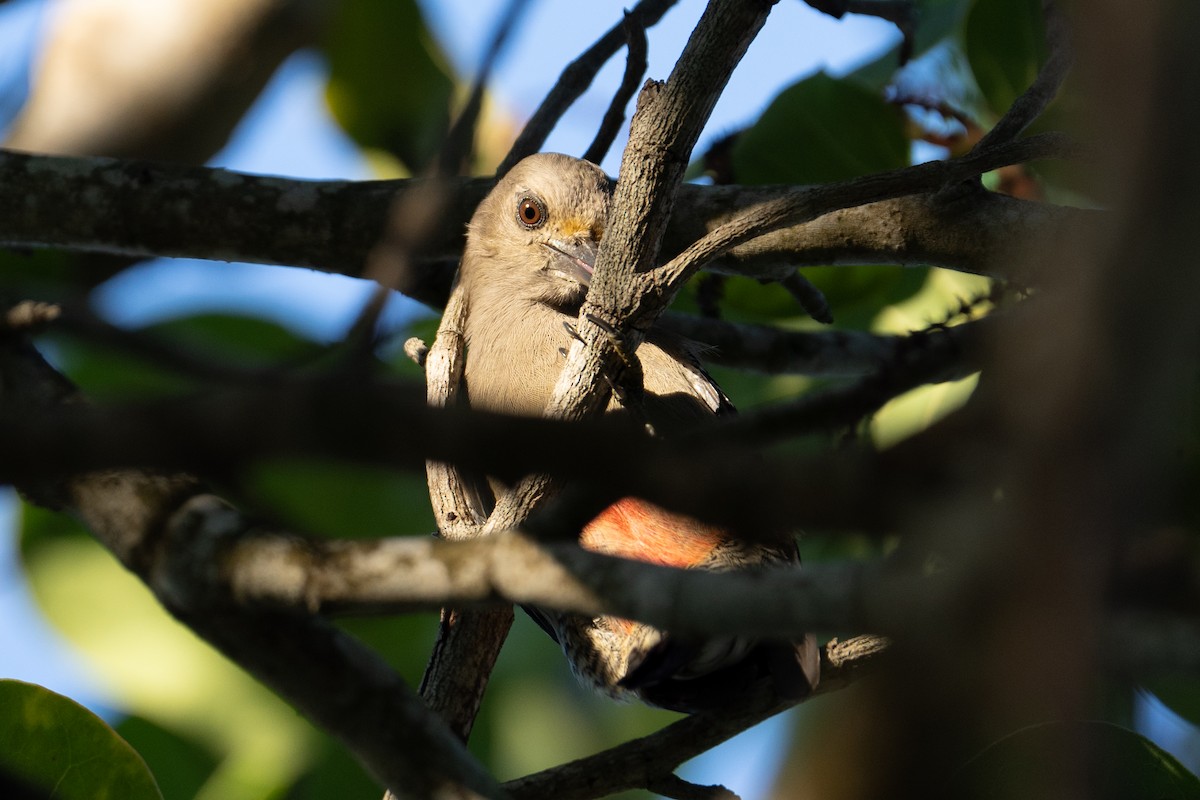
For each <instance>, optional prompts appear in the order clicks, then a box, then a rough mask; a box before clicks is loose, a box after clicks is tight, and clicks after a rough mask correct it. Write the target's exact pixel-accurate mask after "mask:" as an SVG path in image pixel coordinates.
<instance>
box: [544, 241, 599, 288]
mask: <svg viewBox="0 0 1200 800" xmlns="http://www.w3.org/2000/svg"><path fill="white" fill-rule="evenodd" d="M542 244H544V245H545V246H546V247H548V248H549V249H550V250H552V251H553V252H554V254H553V256H551V259H550V263H548V264H547V265H546V269H547V270H549V271H551V272H557V273H559V274H560V275H562V276H563V277H564V278H569V279H570V280H573V281H576V282H578V283H581V284H583V285H584V286H591V285H592V268H593V267H594V266H595V264H596V243H595V242H594V241H592V240H591V239H582V240H573V241H569V242H567V241H563V240H562V239H551V240H550V241H548V242H542Z"/></svg>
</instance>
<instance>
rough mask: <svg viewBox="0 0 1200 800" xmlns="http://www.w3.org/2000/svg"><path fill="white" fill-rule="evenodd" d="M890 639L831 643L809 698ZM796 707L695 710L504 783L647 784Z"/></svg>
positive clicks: (524, 794)
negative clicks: (596, 750)
mask: <svg viewBox="0 0 1200 800" xmlns="http://www.w3.org/2000/svg"><path fill="white" fill-rule="evenodd" d="M888 646H889V643H888V641H887V639H885V638H884V637H880V636H859V637H855V638H853V639H847V640H846V641H844V642H837V641H831V642H830V643H829V644H827V645H825V647H824V648H823V649H822V654H821V683H820V684H819V685H818V686H817V689H816V691H815V692H814V693H813V695H811V696H814V697H815V696H817V695H821V694H826V693H828V692H831V691H835V690H837V689H841V688H844V687H845V686H847V685H848V684H849V683H851V682H852V681H854V680H857V679H858V678H860V677H861V676H863V675H864V674H865V673H867V672H869V671H870V670H872V669H873V668H875V667H877V666H878V665H879V663H880V661H881V660H882V659H883V658H884V656H885V655H886V652H887V649H888ZM793 705H795V701H789V702H785V703H774V704H770V705H767V706H765V707H764V706H759V707H757V708H755V707H747V708H742V709H738V710H736V711H730V712H725V713H719V712H717V713H704V714H694V715H692V716H690V717H687V718H685V719H682V720H680V721H678V722H676V723H674V724H672V725H668V726H667V727H666V728H663V729H662V730H660V731H657V732H656V733H652V734H650V735H649V736H643V737H642V738H640V739H634V740H632V741H629V742H625V743H624V744H620V745H618V746H616V747H613V748H610V749H609V750H605V751H604V752H601V753H597V754H595V755H593V756H588V757H587V758H581V759H579V760H578V761H572V762H571V763H569V764H563V765H561V766H558V767H553V768H551V769H548V770H544V771H542V772H538V773H535V774H533V775H528V776H526V777H524V778H518V779H517V780H514V781H509V782H508V783H506V784H504V788H505V790H506V791H508V792H509V794H510V795H511V796H512V797H513V799H514V800H534V798H542V797H554V798H556V799H557V800H591V798H595V797H603V796H607V795H609V794H614V793H616V792H620V791H625V790H630V789H642V788H646V785H647V784H648V783H649V782H650V781H651V780H653V779H655V778H657V777H659V776H661V775H662V774H663V773H664V772H666V771H673V770H674V769H675V768H677V767H678V766H679V765H680V764H682V763H683V762H685V761H687V760H688V759H691V758H695V757H696V756H697V755H699V754H700V753H703V752H705V751H706V750H711V749H712V748H714V747H716V746H717V745H719V744H721V743H722V742H724V741H726V740H728V739H731V738H733V737H734V736H736V735H737V734H739V733H741V732H742V731H744V730H746V729H748V728H751V727H753V726H755V725H757V724H758V723H760V722H762V721H763V720H765V719H767V718H769V717H772V716H774V715H776V714H778V713H780V712H782V711H786V710H787V709H789V708H791V707H792V706H793Z"/></svg>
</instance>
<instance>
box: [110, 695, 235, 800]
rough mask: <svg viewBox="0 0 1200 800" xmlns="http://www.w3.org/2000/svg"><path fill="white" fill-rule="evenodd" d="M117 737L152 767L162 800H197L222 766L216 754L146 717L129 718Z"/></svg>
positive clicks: (125, 720) (120, 724)
mask: <svg viewBox="0 0 1200 800" xmlns="http://www.w3.org/2000/svg"><path fill="white" fill-rule="evenodd" d="M117 733H118V734H120V735H121V737H122V738H124V739H125V741H127V742H129V744H130V745H132V746H133V748H134V749H135V750H137V752H138V753H139V754H140V755H141V757H142V758H144V759H145V760H146V763H147V764H149V765H150V767H151V771H152V772H153V773H154V777H155V778H157V780H158V786H159V788H160V789H161V790H162V793H163V797H172V798H174V797H196V796H197V795H198V794H199V793H200V789H201V787H203V786H204V784H205V782H206V781H207V780H208V777H209V776H210V775H211V774H212V773H213V771H214V770H216V769H217V766H218V763H219V762H218V760H217V757H216V755H215V754H214V753H211V752H209V751H208V750H206V749H204V748H202V747H201V746H200V745H198V744H197V743H195V742H194V741H192V740H191V739H189V738H185V737H184V736H182V735H180V734H179V733H178V732H176V731H171V730H168V729H167V728H164V727H162V726H161V725H157V724H155V723H154V722H152V721H150V720H148V719H146V718H144V717H140V716H136V715H135V716H130V717H126V718H125V719H123V720H121V721H120V722H119V723H118V724H117Z"/></svg>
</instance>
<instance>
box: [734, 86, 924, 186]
mask: <svg viewBox="0 0 1200 800" xmlns="http://www.w3.org/2000/svg"><path fill="white" fill-rule="evenodd" d="M908 152H909V146H908V139H907V137H906V136H905V134H904V122H903V117H902V115H901V113H900V112H899V110H897V109H896V108H893V107H892V106H891V105H889V104H888V103H887V102H885V101H884V99H883V97H882V96H881V95H880V94H879V93H878V92H875V91H872V90H869V89H866V88H864V87H863V86H861V85H860V84H858V83H856V82H854V81H848V80H838V79H835V78H831V77H829V76H828V75H826V74H824V73H818V74H817V75H813V76H811V77H809V78H805V79H804V80H802V81H800V82H799V83H795V84H793V85H792V86H789V87H788V88H787V89H784V90H783V91H782V92H781V93H780V94H779V95H778V96H777V97H776V98H775V99H774V100H772V101H771V104H770V106H768V107H767V110H766V111H764V112H763V114H762V116H761V117H760V118H759V120H758V122H756V123H755V124H754V125H753V126H752V127H750V128H749V129H747V130H745V131H743V132H742V134H741V135H740V136H739V137H738V140H737V143H736V144H735V145H734V148H733V165H734V175H735V176H736V178H737V180H738V182H739V183H746V184H767V183H796V184H812V183H829V182H831V181H838V180H844V179H846V178H854V177H858V176H860V175H868V174H870V173H873V172H879V171H882V170H886V169H893V168H896V167H902V166H904V165H906V164H907V163H908Z"/></svg>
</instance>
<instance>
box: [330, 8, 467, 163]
mask: <svg viewBox="0 0 1200 800" xmlns="http://www.w3.org/2000/svg"><path fill="white" fill-rule="evenodd" d="M336 9H337V10H336V12H335V15H334V19H333V23H332V24H331V25H330V26H329V33H328V36H327V38H326V41H325V54H326V57H327V58H328V59H329V73H330V74H329V85H328V87H327V89H326V98H327V100H328V102H329V107H330V109H331V110H332V111H333V115H334V117H335V118H336V119H337V121H338V122H339V123H340V124H341V126H342V128H344V129H345V130H346V132H347V133H349V134H350V136H351V137H353V138H354V140H355V141H357V142H358V143H359V144H360V145H362V146H364V147H368V148H375V149H379V150H384V151H387V152H389V153H391V154H393V155H395V156H396V157H397V158H399V159H400V160H401V161H402V162H404V164H405V165H406V166H407V167H408V169H409V171H410V172H414V173H415V172H417V171H418V170H419V169H420V168H421V167H423V166H424V165H425V164H426V163H427V162H428V161H429V159H430V157H431V156H432V155H433V154H434V153H436V152H437V150H438V147H439V146H440V145H441V141H442V138H443V136H444V135H445V133H446V130H447V128H448V126H449V119H450V111H449V108H450V99H451V96H452V94H453V91H454V82H453V80H452V78H451V72H450V69H449V68H448V67H447V66H446V59H445V57H444V56H443V55H442V54H441V52H440V51H439V50H438V47H437V45H436V43H435V42H434V40H433V37H432V36H431V35H430V34H429V31H428V30H427V29H426V27H425V22H424V20H423V19H422V18H421V11H420V8H419V6H418V4H417V3H416V2H415V0H345V2H342V3H338V4H337V6H336Z"/></svg>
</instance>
